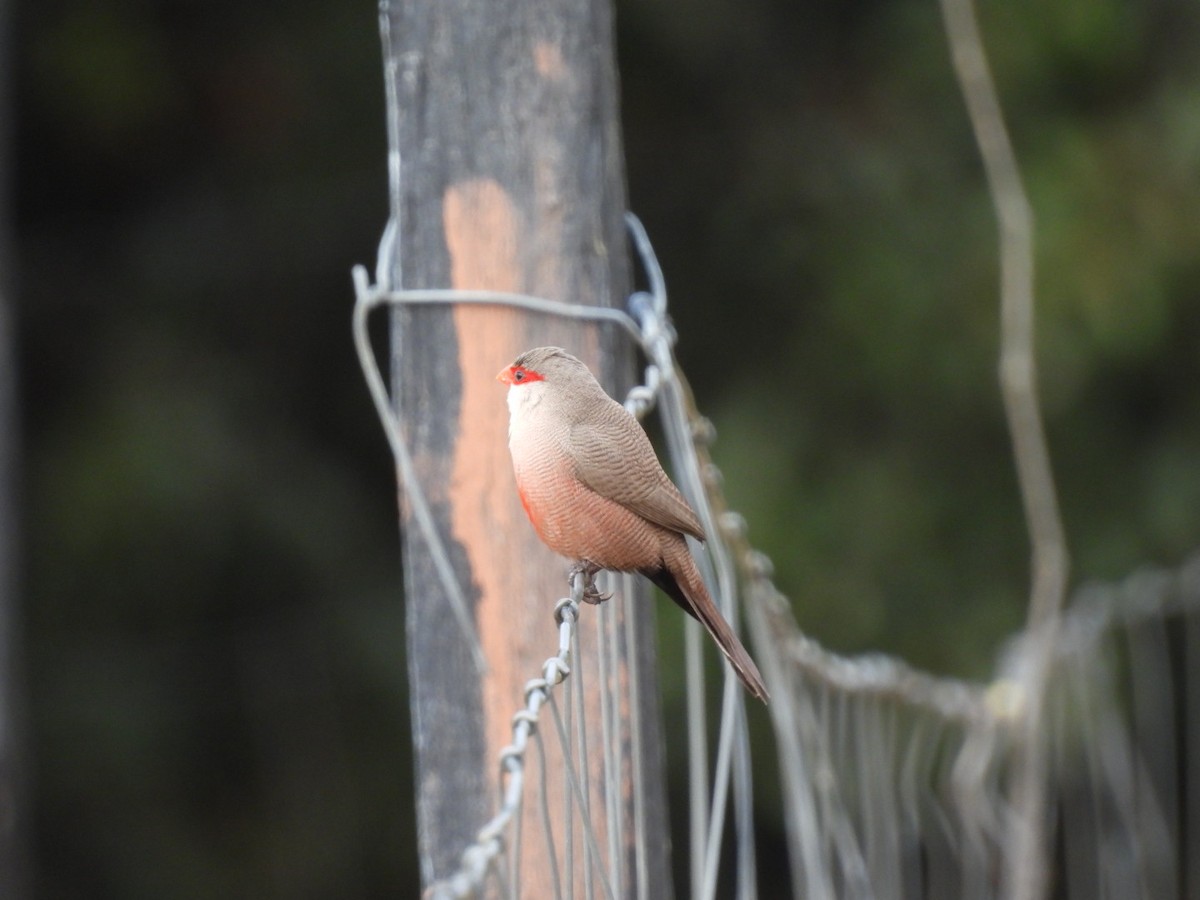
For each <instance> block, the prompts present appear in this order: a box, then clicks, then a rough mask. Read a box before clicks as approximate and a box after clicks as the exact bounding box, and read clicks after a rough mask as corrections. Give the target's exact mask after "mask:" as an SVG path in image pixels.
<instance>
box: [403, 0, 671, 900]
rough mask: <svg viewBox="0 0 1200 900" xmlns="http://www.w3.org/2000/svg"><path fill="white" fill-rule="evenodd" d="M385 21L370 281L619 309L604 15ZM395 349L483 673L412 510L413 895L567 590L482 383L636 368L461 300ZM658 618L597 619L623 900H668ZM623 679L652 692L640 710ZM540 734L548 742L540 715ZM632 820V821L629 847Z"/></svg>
mask: <svg viewBox="0 0 1200 900" xmlns="http://www.w3.org/2000/svg"><path fill="white" fill-rule="evenodd" d="M382 26H383V29H384V43H385V46H384V51H385V55H386V57H387V61H388V67H387V78H388V91H389V97H390V98H391V104H390V108H389V123H388V125H389V134H390V138H391V149H392V155H391V162H392V173H391V175H392V210H391V215H392V225H393V229H392V230H391V231H390V232H389V235H390V237H391V238H392V239H394V243H392V244H391V245H390V246H385V247H383V248H381V253H382V254H383V256H384V258H385V259H388V260H390V262H391V266H390V270H388V271H386V272H385V273H384V274H385V276H386V277H387V278H388V279H389V280H390V284H391V285H392V286H394V287H402V288H406V289H415V288H445V287H453V288H458V289H490V290H499V291H512V292H523V293H529V294H536V295H539V296H543V297H547V298H551V299H555V300H561V301H568V302H572V303H581V304H589V305H612V304H614V303H619V302H623V300H624V298H625V297H626V295H627V294H628V287H629V276H628V260H627V257H628V253H627V249H626V247H627V245H626V237H625V233H624V225H623V212H624V208H625V193H624V170H623V163H622V158H621V150H620V133H619V125H618V110H617V78H616V71H615V61H614V48H613V34H612V28H613V23H612V9H611V7H610V5H609V0H568V2H565V3H564V2H556V3H549V2H546V0H501V2H496V0H444V2H438V3H427V2H415V0H391V2H385V4H384V8H383V13H382ZM389 254H390V255H389ZM392 340H393V354H394V355H393V364H392V365H393V372H392V377H393V381H394V388H395V390H394V393H395V396H396V398H397V404H398V407H399V415H400V418H401V421H402V423H403V426H404V431H405V433H406V436H407V441H408V442H409V445H410V447H411V450H412V452H413V455H414V460H415V464H416V468H417V471H418V473H419V477H420V478H421V480H422V484H423V488H424V491H425V493H426V496H427V497H428V498H429V501H430V505H431V507H432V509H433V511H434V514H435V518H436V520H437V527H438V530H439V532H440V536H441V539H442V541H443V542H444V543H445V545H446V547H447V548H448V549H449V552H450V556H451V559H452V561H453V563H454V565H455V567H456V570H457V573H458V577H459V581H460V583H461V584H462V586H463V588H464V590H465V592H466V594H467V597H468V602H469V603H470V604H471V613H472V615H473V617H474V621H475V623H476V626H477V629H478V631H479V633H480V637H481V641H482V644H483V650H484V653H485V655H486V657H487V661H488V665H489V668H490V671H489V673H488V675H487V676H486V677H480V676H479V675H478V674H477V673H476V672H475V670H474V666H473V663H472V659H471V656H470V653H469V652H468V645H467V643H466V641H465V640H464V637H463V634H462V632H461V630H460V628H459V626H458V624H457V622H456V621H455V619H454V617H453V615H452V614H451V612H450V608H449V605H448V600H447V598H446V596H445V591H444V590H443V587H442V585H441V583H440V581H439V579H438V577H437V574H436V572H435V570H434V567H433V565H432V563H431V561H430V558H429V554H428V552H427V547H426V543H425V540H424V538H423V537H422V536H421V534H420V533H419V531H418V530H417V529H416V527H415V523H414V522H413V521H412V518H411V515H410V513H409V511H408V510H407V508H406V506H405V504H404V502H403V500H402V502H401V509H402V517H403V524H404V531H405V539H406V540H405V551H406V554H405V588H406V590H405V595H406V598H407V600H406V615H407V628H408V650H409V673H410V684H411V692H412V699H411V702H412V715H413V731H414V743H415V748H416V758H417V781H418V785H417V792H418V818H419V823H418V824H419V833H420V847H419V852H420V859H421V868H422V881H423V883H424V884H426V885H427V884H429V882H430V881H432V880H436V879H440V878H443V877H445V876H446V875H448V874H449V873H450V872H452V871H453V870H454V869H455V868H456V867H457V865H458V863H459V855H460V853H461V852H462V850H463V848H464V847H465V846H467V845H468V844H469V843H470V842H472V841H473V840H474V838H475V836H476V833H477V831H478V829H479V827H480V826H481V825H482V824H483V823H484V822H485V821H487V820H488V819H489V818H490V817H491V815H492V814H493V813H494V812H495V809H496V800H497V776H498V758H499V753H500V750H501V749H502V748H503V747H504V746H505V745H507V744H508V743H510V742H511V736H512V731H511V729H512V716H513V713H514V712H516V711H517V710H518V709H519V708H521V707H522V706H523V705H524V685H525V683H526V682H527V681H528V680H529V679H532V678H535V677H537V676H539V675H540V674H541V669H542V664H543V663H544V662H545V660H546V659H547V657H549V656H552V655H553V654H554V652H555V651H556V649H557V631H556V628H555V626H554V620H553V609H554V604H555V602H556V601H557V599H558V598H560V597H562V596H564V595H565V594H566V593H567V581H566V577H565V576H566V571H567V563H566V562H565V561H564V560H562V559H561V558H559V557H556V556H555V555H554V554H553V553H551V552H550V551H549V550H548V549H546V548H545V547H544V546H542V545H541V544H540V543H539V542H538V540H537V538H536V536H535V534H534V532H533V529H532V528H531V527H530V526H529V524H528V522H527V521H526V519H525V516H524V513H523V511H522V510H521V507H520V504H519V502H518V500H517V494H516V488H515V484H514V482H513V477H512V468H511V462H510V460H509V456H508V448H507V424H508V411H507V406H506V403H505V389H504V388H503V387H502V386H501V385H499V384H497V383H496V381H495V375H496V373H497V372H498V371H499V370H500V369H501V367H502V366H504V365H506V364H508V363H509V362H511V360H512V359H513V358H514V357H515V356H516V355H517V354H518V353H519V352H520V351H522V350H526V349H528V348H530V347H534V346H538V345H543V344H550V343H553V344H559V345H561V346H564V347H566V348H568V349H569V350H570V351H571V352H573V353H575V354H576V355H578V356H580V357H581V358H582V359H584V360H585V361H586V362H588V363H589V365H590V366H591V367H592V368H593V371H596V372H597V374H598V375H599V376H600V377H601V380H602V382H604V383H605V385H606V387H607V388H608V389H609V390H610V391H611V392H613V393H614V394H615V395H617V396H621V392H622V391H623V390H624V389H626V388H627V387H628V386H629V385H630V383H631V378H630V375H631V372H632V365H631V363H632V356H631V351H630V347H629V341H628V338H627V337H625V336H624V335H623V334H616V333H614V331H613V330H612V328H611V327H606V326H596V325H589V324H580V323H577V322H574V321H566V320H564V319H562V318H558V317H553V316H545V315H534V314H530V313H526V312H522V311H518V310H513V309H508V308H496V307H488V308H484V307H478V306H471V305H468V304H456V305H452V306H451V305H445V306H441V307H438V308H430V307H422V308H405V309H401V310H400V311H398V312H397V313H396V314H395V316H394V319H393V331H392ZM651 610H652V607H651V604H650V603H649V598H648V593H647V592H645V590H644V589H642V592H641V593H639V594H638V595H637V596H634V597H630V596H618V597H617V598H616V599H615V600H614V601H612V602H611V603H610V604H609V607H608V608H607V609H606V610H605V615H612V616H614V617H615V620H616V622H617V623H618V626H619V627H618V629H617V631H616V634H617V635H618V636H619V637H618V638H617V644H618V647H617V650H616V653H617V656H616V657H615V659H616V662H615V667H616V669H617V671H616V673H615V675H614V678H613V679H612V682H611V683H612V684H615V685H620V686H621V688H623V690H622V689H621V688H613V689H612V693H613V700H614V702H615V704H616V715H617V716H618V717H619V725H620V728H621V729H622V731H621V732H620V733H621V734H624V735H626V736H628V735H630V734H631V733H632V730H633V729H634V728H635V727H636V729H637V733H638V734H639V735H640V740H641V741H642V747H641V748H640V749H641V750H642V752H641V753H640V754H633V753H630V748H629V746H628V745H626V746H623V747H621V748H620V751H621V752H622V753H623V755H624V759H623V762H622V763H621V765H622V766H623V767H624V768H623V769H622V770H621V772H620V773H619V776H620V777H619V778H617V779H616V782H617V786H616V789H618V790H620V791H621V792H622V798H621V808H620V816H621V818H622V820H623V823H624V824H623V827H624V831H623V834H624V837H625V844H624V845H623V846H620V847H616V848H610V847H609V846H607V845H605V844H604V837H603V836H604V834H605V832H604V827H605V825H606V822H605V815H606V812H607V810H606V809H605V808H604V804H603V803H602V802H595V800H593V801H592V810H593V815H592V820H593V823H594V825H595V827H596V828H597V831H598V834H599V835H600V836H601V837H600V840H601V844H602V847H603V848H604V851H605V854H606V855H607V853H608V852H610V850H612V851H613V852H615V853H616V854H618V855H619V856H620V861H619V864H618V868H619V869H620V871H621V873H622V875H621V878H622V884H623V885H624V887H623V889H622V893H623V894H624V895H625V896H637V895H638V892H639V891H640V892H641V894H642V895H643V896H648V897H654V898H665V897H668V896H670V892H671V889H670V875H669V866H668V863H667V822H666V813H665V799H664V797H665V794H664V790H663V784H662V772H661V742H660V741H659V739H658V738H659V733H658V729H659V725H658V701H657V684H656V679H655V678H654V671H653V646H654V630H653V620H652V615H651ZM598 616H599V612H598V610H597V609H596V608H594V607H585V608H584V609H583V611H582V615H581V623H580V628H581V635H583V639H584V641H583V642H584V647H585V650H584V653H585V654H591V658H590V659H589V658H587V657H586V656H585V658H584V660H583V664H584V665H585V666H587V665H592V666H594V665H595V656H594V653H595V648H596V644H595V632H594V628H595V625H596V622H597V619H598ZM625 617H632V618H633V621H632V622H629V621H627V620H626V618H625ZM627 626H628V627H627ZM589 629H592V630H590V631H589ZM628 635H633V637H632V639H630V640H626V636H628ZM631 662H632V663H635V664H636V665H637V666H638V671H639V672H640V676H639V677H640V679H641V683H642V685H643V688H644V689H643V690H642V691H641V692H640V693H638V694H637V695H633V696H631V695H630V691H629V686H630V683H631V681H630V677H629V672H628V667H629V666H630V664H631ZM588 671H589V672H591V671H592V670H590V669H589V670H588ZM589 678H590V679H591V680H590V681H587V683H586V688H587V693H586V699H585V701H584V706H585V708H586V712H587V715H588V716H589V717H591V718H590V721H591V722H593V724H594V723H595V722H596V721H597V717H598V716H599V704H600V702H601V700H600V697H601V692H602V691H605V690H608V688H607V687H606V686H605V685H601V684H600V683H599V681H598V679H596V678H595V677H592V676H591V675H589ZM565 687H566V686H565V685H564V688H565ZM542 733H543V734H546V735H552V736H553V735H555V730H554V727H553V725H552V724H551V722H550V721H549V711H546V713H545V715H544V716H543V723H542ZM595 740H596V746H595V747H593V748H592V751H591V753H590V756H589V759H588V770H587V771H586V772H585V773H582V774H583V777H584V779H585V780H586V781H588V782H590V783H592V784H593V785H595V784H599V783H600V781H601V780H602V778H603V774H604V773H603V768H602V764H603V754H602V752H601V751H602V748H601V747H600V745H599V738H598V733H597V734H596V736H595ZM555 745H557V738H556V736H555V737H551V738H548V739H547V740H546V742H545V746H546V767H547V772H548V782H549V783H548V785H547V788H546V792H547V795H548V796H550V797H551V803H550V807H549V808H550V812H551V815H552V817H553V818H554V819H555V831H556V838H555V840H556V841H557V845H558V849H559V852H560V853H561V852H562V849H563V842H562V841H563V839H562V835H561V828H562V827H563V824H562V822H561V821H560V819H561V816H562V810H563V802H564V794H565V792H566V781H565V776H564V766H563V763H562V761H561V759H560V758H559V756H558V754H557V750H556V746H555ZM531 748H532V744H531ZM531 752H532V751H531ZM538 766H539V764H538V763H537V762H536V761H533V762H531V763H530V766H529V768H528V770H527V771H528V772H529V773H530V777H528V778H527V780H526V794H525V795H526V804H525V807H524V810H525V819H524V822H523V824H522V829H523V834H524V837H523V841H522V850H523V853H522V861H521V863H520V865H521V873H522V880H523V883H524V887H523V890H524V894H523V896H528V897H547V896H553V894H554V891H553V889H552V887H551V886H550V885H549V883H548V879H549V877H550V872H551V871H552V867H551V866H550V865H549V864H548V863H547V861H546V860H545V858H544V854H545V853H546V841H545V840H544V839H543V837H542V830H543V829H542V823H541V819H540V818H539V816H538V804H537V803H536V802H533V801H531V800H530V798H531V797H536V793H535V792H536V791H537V790H538V787H539V785H538V781H539V778H540V776H538V777H534V773H536V772H538ZM635 787H636V788H637V791H636V796H635V795H634V794H635ZM594 796H595V795H594ZM635 804H640V807H639V808H638V810H637V816H635V813H634V805H635ZM635 819H637V821H638V822H639V823H644V825H645V827H644V829H643V838H642V839H641V840H640V841H639V842H638V843H637V845H636V846H635V843H634V837H633V835H634V831H635V828H634V823H635ZM576 834H577V835H578V832H576ZM576 840H577V841H578V840H579V838H578V837H577V838H576ZM581 848H582V845H581V844H577V848H576V850H575V854H576V859H577V860H578V859H579V858H580V857H581V856H582V855H583V850H582V849H581ZM537 854H540V855H541V856H536V855H537ZM560 865H561V863H560ZM576 895H577V896H582V893H580V892H578V890H577V893H576Z"/></svg>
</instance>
